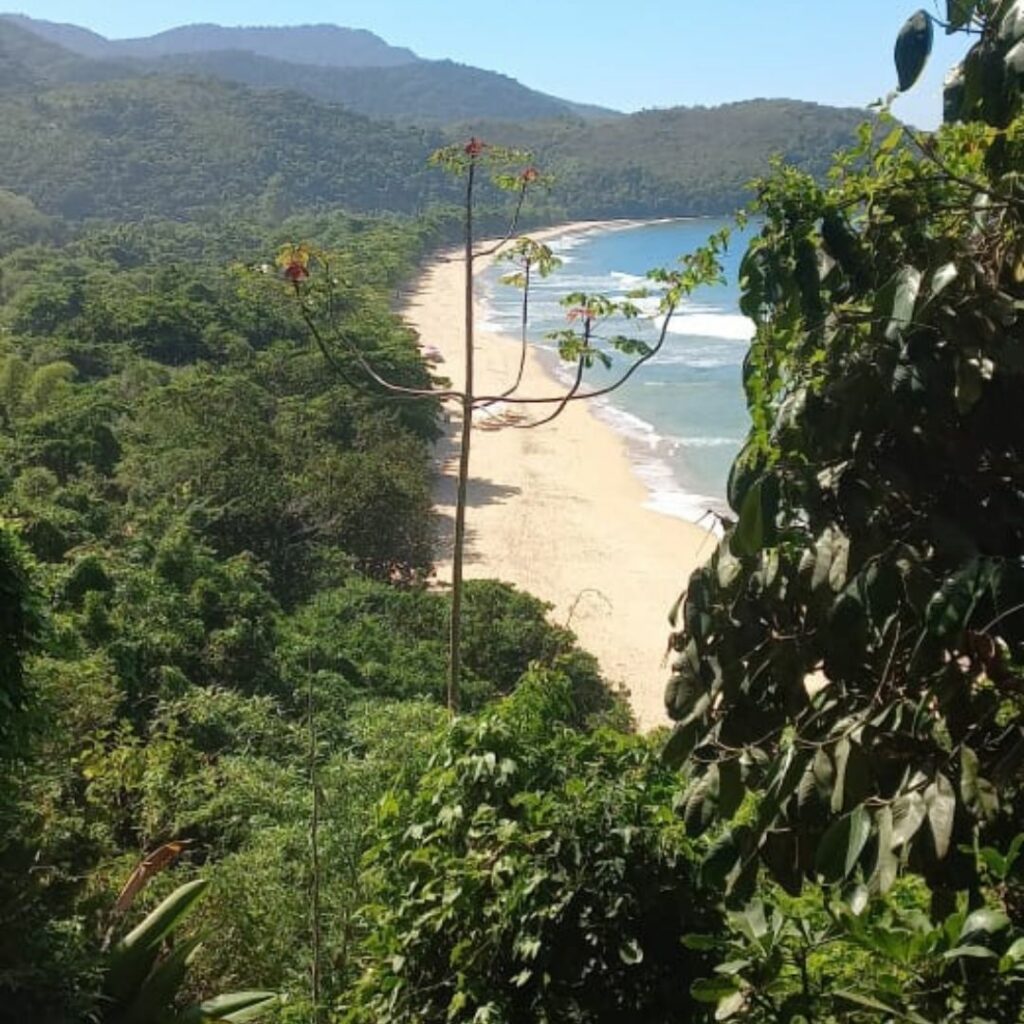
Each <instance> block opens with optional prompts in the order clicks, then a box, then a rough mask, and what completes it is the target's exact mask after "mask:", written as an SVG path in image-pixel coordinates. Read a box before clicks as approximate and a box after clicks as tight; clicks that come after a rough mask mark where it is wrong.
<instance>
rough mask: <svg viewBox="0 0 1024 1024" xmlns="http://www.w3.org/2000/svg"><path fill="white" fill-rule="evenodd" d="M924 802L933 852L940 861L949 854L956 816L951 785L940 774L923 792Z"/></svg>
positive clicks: (954, 799) (954, 798)
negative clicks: (933, 842)
mask: <svg viewBox="0 0 1024 1024" xmlns="http://www.w3.org/2000/svg"><path fill="white" fill-rule="evenodd" d="M924 802H925V807H926V808H927V811H928V824H929V825H930V826H931V830H932V839H933V840H934V841H935V852H936V853H937V854H938V856H939V859H940V860H941V859H942V858H944V857H945V856H946V854H947V853H949V844H950V841H951V840H952V838H953V818H954V816H955V815H956V794H955V793H954V792H953V784H952V783H951V782H950V781H949V779H947V778H946V776H945V775H943V774H942V772H938V773H937V774H936V776H935V780H934V781H933V782H932V784H931V785H930V786H929V787H928V788H927V789H926V790H925V791H924Z"/></svg>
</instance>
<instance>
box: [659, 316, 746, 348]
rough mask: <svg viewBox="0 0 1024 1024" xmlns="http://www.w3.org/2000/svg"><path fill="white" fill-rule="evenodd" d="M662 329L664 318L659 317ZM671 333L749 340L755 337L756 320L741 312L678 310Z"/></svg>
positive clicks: (729, 339) (671, 324)
mask: <svg viewBox="0 0 1024 1024" xmlns="http://www.w3.org/2000/svg"><path fill="white" fill-rule="evenodd" d="M656 322H657V324H658V327H659V329H660V327H661V325H662V323H664V320H663V319H662V317H657V318H656ZM668 329H669V333H670V334H683V335H686V336H688V337H695V338H723V339H725V340H726V341H745V342H749V341H751V340H752V339H753V337H754V322H753V321H752V320H750V319H748V318H747V317H745V316H743V315H742V314H740V313H705V312H689V311H688V310H684V311H683V312H677V313H676V314H675V315H674V316H673V317H672V322H671V323H670V324H669V327H668Z"/></svg>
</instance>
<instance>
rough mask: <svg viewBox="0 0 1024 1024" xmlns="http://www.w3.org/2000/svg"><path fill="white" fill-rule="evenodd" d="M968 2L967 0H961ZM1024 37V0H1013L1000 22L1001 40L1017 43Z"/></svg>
mask: <svg viewBox="0 0 1024 1024" xmlns="http://www.w3.org/2000/svg"><path fill="white" fill-rule="evenodd" d="M961 2H963V3H966V0H961ZM1021 39H1024V0H1012V2H1011V3H1010V4H1009V7H1008V8H1007V10H1006V12H1005V13H1004V14H1003V17H1002V20H1001V21H1000V22H999V41H1000V42H1001V43H1016V42H1019V41H1020V40H1021Z"/></svg>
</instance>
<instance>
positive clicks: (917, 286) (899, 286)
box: [885, 267, 921, 341]
mask: <svg viewBox="0 0 1024 1024" xmlns="http://www.w3.org/2000/svg"><path fill="white" fill-rule="evenodd" d="M892 284H893V289H894V290H893V299H892V310H891V312H890V315H889V322H888V324H887V325H886V328H885V336H886V338H888V340H889V341H896V340H897V339H898V338H899V337H900V336H901V335H902V334H903V333H904V331H906V329H907V328H908V327H909V326H910V325H911V323H912V322H913V320H914V306H915V304H916V303H917V297H918V295H919V294H920V292H921V271H920V270H918V269H917V268H916V267H904V268H903V269H902V270H900V271H899V273H897V274H896V277H895V278H894V280H893V282H892Z"/></svg>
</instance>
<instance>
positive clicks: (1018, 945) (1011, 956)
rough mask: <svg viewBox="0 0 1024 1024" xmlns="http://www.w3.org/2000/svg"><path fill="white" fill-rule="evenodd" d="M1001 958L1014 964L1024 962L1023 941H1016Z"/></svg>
mask: <svg viewBox="0 0 1024 1024" xmlns="http://www.w3.org/2000/svg"><path fill="white" fill-rule="evenodd" d="M1003 956H1004V957H1005V959H1007V960H1009V961H1010V962H1011V963H1015V964H1016V963H1020V961H1021V960H1024V939H1017V941H1016V942H1014V943H1013V944H1012V945H1011V946H1010V948H1009V949H1008V950H1007V951H1006V952H1005V953H1004V954H1003Z"/></svg>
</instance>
